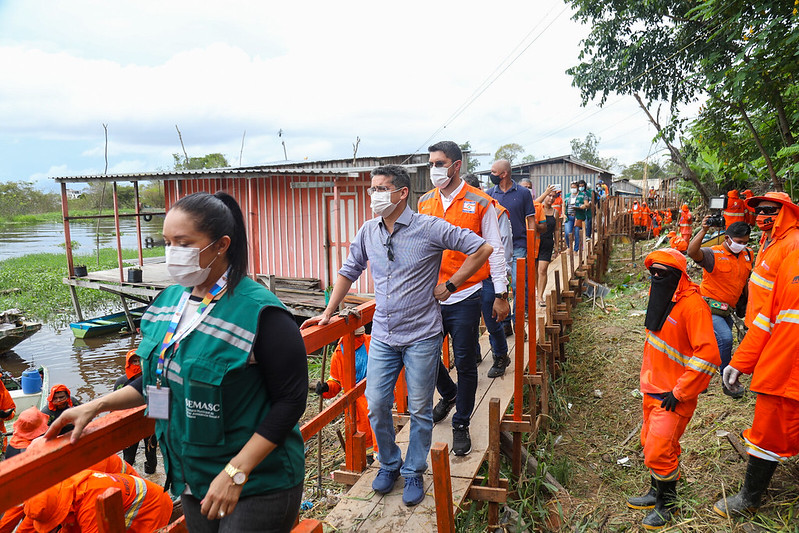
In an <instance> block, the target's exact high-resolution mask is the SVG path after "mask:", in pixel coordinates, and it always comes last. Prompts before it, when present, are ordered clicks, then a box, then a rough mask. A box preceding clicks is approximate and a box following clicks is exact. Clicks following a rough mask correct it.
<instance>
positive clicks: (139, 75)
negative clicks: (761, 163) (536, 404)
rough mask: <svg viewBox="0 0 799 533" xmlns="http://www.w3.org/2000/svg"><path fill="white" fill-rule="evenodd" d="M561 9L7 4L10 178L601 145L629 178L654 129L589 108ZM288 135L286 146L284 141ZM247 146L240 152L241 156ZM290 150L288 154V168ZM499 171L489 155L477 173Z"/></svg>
mask: <svg viewBox="0 0 799 533" xmlns="http://www.w3.org/2000/svg"><path fill="white" fill-rule="evenodd" d="M571 15H572V12H571V8H570V7H569V6H567V5H566V4H565V3H564V2H563V1H562V0H534V1H530V0H494V1H492V2H485V1H471V0H462V1H458V2H454V1H438V2H429V1H426V2H422V1H417V0H406V1H404V2H392V3H389V2H380V1H375V0H370V1H347V0H344V1H339V2H330V1H324V2H323V1H319V0H308V1H305V2H279V3H278V2H271V1H269V2H264V1H244V0H226V1H225V2H210V1H204V0H193V1H183V0H170V1H169V2H164V1H163V0H158V1H152V0H137V1H135V2H133V1H126V0H115V1H114V2H108V1H101V0H60V1H58V2H53V1H52V0H47V1H45V0H0V73H2V74H0V180H3V181H9V180H14V181H17V180H21V181H33V182H36V183H37V184H40V185H41V186H42V187H43V188H50V189H54V187H53V182H52V180H51V179H49V178H51V177H53V176H75V175H84V174H102V173H103V172H104V170H105V157H104V150H105V136H104V135H105V134H104V129H103V125H104V124H106V125H107V127H108V173H125V172H147V171H155V170H167V169H170V168H172V166H173V157H172V154H173V153H182V149H181V146H180V140H179V138H178V134H177V131H176V126H177V127H178V128H179V129H180V131H181V134H182V137H183V142H184V144H185V147H186V151H187V152H188V154H189V156H203V155H205V154H208V153H213V152H221V153H222V154H224V155H225V156H226V158H227V160H228V161H229V163H230V164H231V165H233V166H239V165H243V166H250V165H258V164H262V163H268V162H275V161H280V160H283V159H284V158H285V156H287V157H288V159H290V160H303V159H310V160H314V159H338V158H349V157H352V152H353V143H355V141H356V138H360V143H359V146H358V155H361V156H379V155H391V154H404V153H414V152H426V148H427V146H428V145H429V144H432V143H433V142H436V141H439V140H454V141H456V142H458V143H463V142H466V141H469V142H470V143H471V146H472V148H473V149H474V151H475V152H477V153H485V154H492V155H493V153H494V152H495V151H496V149H497V148H498V147H499V146H501V145H503V144H506V143H511V142H515V143H519V144H521V145H522V146H523V147H524V148H525V154H524V155H527V154H532V155H534V156H535V157H536V158H537V159H541V158H544V157H554V156H558V155H565V154H568V153H570V151H571V147H570V140H571V139H574V138H581V139H583V138H585V136H586V135H587V134H588V133H589V132H593V133H594V134H596V135H597V136H598V137H599V138H600V143H599V152H600V155H601V156H602V157H615V158H617V159H618V161H619V162H621V163H624V164H631V163H634V162H635V161H639V160H642V159H644V158H646V157H647V155H649V154H654V156H657V155H658V153H660V155H661V156H662V146H660V145H658V146H653V145H652V138H653V137H654V135H655V132H654V129H653V128H652V126H650V125H649V124H648V122H647V120H646V116H645V115H644V113H643V112H642V111H641V110H640V109H639V108H638V106H637V104H636V102H635V100H634V99H633V98H632V97H631V96H618V95H611V96H610V97H609V98H608V101H607V103H606V104H605V106H604V107H603V108H600V107H599V106H598V105H597V104H596V102H589V103H588V104H587V105H586V106H585V107H582V106H581V104H582V102H581V97H580V93H579V90H578V89H577V88H575V87H572V85H571V77H570V76H568V75H567V74H566V73H565V70H566V69H567V68H569V67H571V66H574V65H576V64H577V63H578V61H579V60H578V54H579V51H580V41H581V39H583V38H584V37H585V36H586V35H587V34H588V31H589V30H588V28H587V27H585V26H581V25H579V24H578V23H576V22H574V21H573V20H571ZM281 130H282V132H283V137H282V138H281V137H279V136H278V133H279V132H280V131H281ZM242 138H243V141H244V142H243V149H242ZM281 141H285V147H286V148H285V156H284V149H283V146H282V144H281ZM491 160H492V157H491V156H483V157H481V163H482V165H481V169H486V168H489V167H490V163H491Z"/></svg>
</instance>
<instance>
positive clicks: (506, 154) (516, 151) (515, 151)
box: [494, 143, 524, 165]
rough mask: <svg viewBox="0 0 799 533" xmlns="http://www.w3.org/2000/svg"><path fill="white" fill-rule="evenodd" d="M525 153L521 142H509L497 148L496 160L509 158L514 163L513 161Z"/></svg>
mask: <svg viewBox="0 0 799 533" xmlns="http://www.w3.org/2000/svg"><path fill="white" fill-rule="evenodd" d="M523 153H524V147H522V145H521V144H517V143H508V144H503V145H502V146H500V147H499V148H497V151H496V153H494V161H496V160H498V159H507V160H508V161H510V164H511V165H512V164H513V161H514V160H515V159H516V158H517V157H519V156H520V155H522V154H523Z"/></svg>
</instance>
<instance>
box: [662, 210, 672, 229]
mask: <svg viewBox="0 0 799 533" xmlns="http://www.w3.org/2000/svg"><path fill="white" fill-rule="evenodd" d="M663 221H664V223H665V224H666V225H667V226H668V225H669V224H671V209H666V210H665V211H663Z"/></svg>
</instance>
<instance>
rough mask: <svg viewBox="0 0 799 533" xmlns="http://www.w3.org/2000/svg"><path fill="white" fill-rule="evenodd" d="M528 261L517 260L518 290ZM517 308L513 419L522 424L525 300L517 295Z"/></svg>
mask: <svg viewBox="0 0 799 533" xmlns="http://www.w3.org/2000/svg"><path fill="white" fill-rule="evenodd" d="M526 262H527V259H526V258H524V257H520V258H519V259H517V260H516V289H517V292H519V291H518V289H519V287H523V286H524V271H525V268H526V266H527V265H526ZM514 305H515V306H516V320H515V322H516V323H515V324H514V327H515V328H516V342H515V343H514V354H515V356H516V361H515V364H514V370H513V372H514V374H513V419H514V420H515V421H517V422H520V421H521V419H522V409H523V402H524V400H523V399H522V388H523V386H524V298H519V296H518V295H517V296H516V298H515V300H514Z"/></svg>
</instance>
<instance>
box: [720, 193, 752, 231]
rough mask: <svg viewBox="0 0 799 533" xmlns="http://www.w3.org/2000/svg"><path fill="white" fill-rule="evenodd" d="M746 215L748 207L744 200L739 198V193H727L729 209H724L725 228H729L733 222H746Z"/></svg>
mask: <svg viewBox="0 0 799 533" xmlns="http://www.w3.org/2000/svg"><path fill="white" fill-rule="evenodd" d="M745 213H746V206H745V205H744V202H743V200H741V199H740V198H738V191H730V192H728V193H727V207H726V208H724V211H722V214H723V215H724V227H725V228H729V227H730V224H732V223H733V222H744V214H745Z"/></svg>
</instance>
